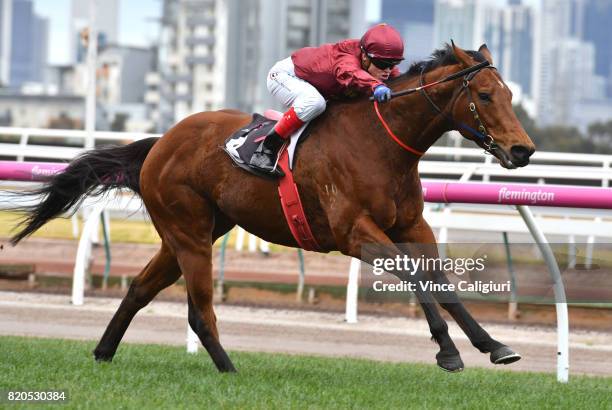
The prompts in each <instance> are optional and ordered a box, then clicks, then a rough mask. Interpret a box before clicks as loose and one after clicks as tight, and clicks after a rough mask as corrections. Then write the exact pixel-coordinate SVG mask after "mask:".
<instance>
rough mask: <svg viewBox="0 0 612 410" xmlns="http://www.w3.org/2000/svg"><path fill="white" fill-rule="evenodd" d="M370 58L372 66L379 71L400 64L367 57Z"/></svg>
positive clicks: (396, 61) (397, 61) (394, 61)
mask: <svg viewBox="0 0 612 410" xmlns="http://www.w3.org/2000/svg"><path fill="white" fill-rule="evenodd" d="M368 57H370V61H371V62H372V64H374V66H375V67H376V68H378V69H380V70H386V69H388V68H393V67H395V66H396V65H398V64H399V63H400V61H401V60H388V59H385V58H376V57H372V56H370V55H368Z"/></svg>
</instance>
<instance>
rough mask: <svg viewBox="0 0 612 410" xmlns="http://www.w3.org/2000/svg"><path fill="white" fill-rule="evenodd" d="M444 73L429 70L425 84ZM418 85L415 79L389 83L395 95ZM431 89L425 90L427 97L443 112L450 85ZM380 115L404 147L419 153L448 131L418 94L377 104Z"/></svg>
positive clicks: (448, 96) (450, 91)
mask: <svg viewBox="0 0 612 410" xmlns="http://www.w3.org/2000/svg"><path fill="white" fill-rule="evenodd" d="M447 71H448V70H445V69H444V68H439V69H436V70H433V71H431V72H430V73H428V74H427V81H428V82H432V81H435V80H437V79H439V78H442V76H443V75H446V74H448V72H447ZM418 85H420V84H419V77H418V76H415V77H412V78H409V79H406V80H404V81H400V82H397V83H395V84H393V91H395V92H398V91H402V90H406V89H408V88H412V87H416V86H418ZM432 88H434V89H433V90H431V91H428V93H429V96H430V98H432V100H433V101H435V103H436V105H438V107H440V109H442V110H443V111H444V109H445V107H446V106H447V104H448V103H449V102H450V101H451V99H452V95H453V90H454V85H453V83H447V84H440V85H437V86H434V87H432ZM381 114H382V116H383V118H384V119H385V121H386V122H387V123H388V124H389V126H390V128H391V130H392V131H394V133H395V134H396V135H397V136H398V137H399V138H400V139H401V140H402V142H403V143H404V144H406V145H408V146H410V147H411V148H413V149H415V150H417V151H421V152H425V151H427V150H428V149H429V148H430V147H431V146H432V145H433V144H434V143H435V142H436V141H437V140H438V139H439V138H440V137H441V136H442V134H444V133H445V132H446V131H449V130H450V124H449V123H448V121H447V120H446V117H445V116H444V115H441V114H439V113H438V112H437V111H436V110H435V108H434V107H433V106H431V104H430V103H429V102H428V101H427V99H426V98H425V96H424V95H422V93H420V92H416V93H413V94H411V95H408V96H403V97H397V98H394V99H393V100H391V102H390V103H388V104H381Z"/></svg>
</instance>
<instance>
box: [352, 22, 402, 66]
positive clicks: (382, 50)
mask: <svg viewBox="0 0 612 410" xmlns="http://www.w3.org/2000/svg"><path fill="white" fill-rule="evenodd" d="M361 48H362V49H363V51H365V53H366V54H367V55H368V57H370V58H377V59H384V60H396V61H401V60H403V59H404V41H403V40H402V36H401V35H400V33H398V31H397V30H396V29H394V28H393V27H391V26H390V25H388V24H385V23H382V24H377V25H375V26H374V27H372V28H370V29H369V30H368V31H366V33H365V34H364V35H363V37H361Z"/></svg>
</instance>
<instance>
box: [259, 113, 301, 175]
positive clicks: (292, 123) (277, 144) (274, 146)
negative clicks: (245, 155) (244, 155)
mask: <svg viewBox="0 0 612 410" xmlns="http://www.w3.org/2000/svg"><path fill="white" fill-rule="evenodd" d="M302 125H304V122H303V121H302V120H300V119H299V118H298V116H297V114H296V112H295V110H294V109H293V107H291V108H290V109H289V110H288V111H287V112H286V113H284V114H283V117H282V118H281V119H280V120H279V121H278V122H277V123H276V125H275V126H274V128H273V129H272V130H271V131H270V132H269V133H268V135H266V138H265V139H264V141H263V142H262V143H261V144H260V145H259V147H257V150H255V153H254V154H253V156H252V157H251V160H250V161H249V165H250V166H251V167H253V168H255V169H257V170H259V171H262V172H266V173H268V174H271V175H272V176H275V177H282V176H284V175H285V173H284V172H283V171H282V170H281V169H280V168H279V167H278V164H277V158H278V151H279V150H280V148H281V147H282V146H283V143H284V142H285V141H287V140H288V139H289V138H290V137H291V135H292V134H293V133H294V132H296V131H297V130H298V129H300V127H302Z"/></svg>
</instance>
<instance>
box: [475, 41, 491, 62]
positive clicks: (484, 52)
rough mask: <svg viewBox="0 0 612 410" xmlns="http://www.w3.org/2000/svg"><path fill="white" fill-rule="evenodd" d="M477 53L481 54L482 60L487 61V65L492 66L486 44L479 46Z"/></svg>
mask: <svg viewBox="0 0 612 410" xmlns="http://www.w3.org/2000/svg"><path fill="white" fill-rule="evenodd" d="M478 52H479V53H480V54H482V56H483V57H484V58H486V59H487V61H488V62H489V64H491V65H493V56H492V55H491V52H490V51H489V48H488V47H487V45H486V44H483V45H481V46H480V48H479V49H478Z"/></svg>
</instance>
